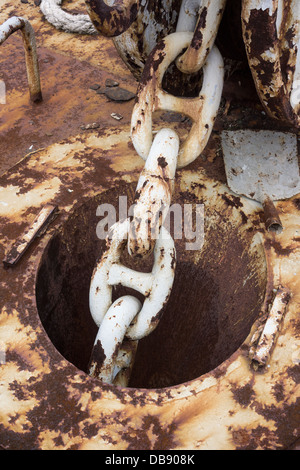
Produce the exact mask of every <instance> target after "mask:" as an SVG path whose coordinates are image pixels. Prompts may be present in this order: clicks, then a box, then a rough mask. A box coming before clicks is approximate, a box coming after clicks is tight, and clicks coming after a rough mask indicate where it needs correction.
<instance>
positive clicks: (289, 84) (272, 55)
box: [242, 0, 300, 128]
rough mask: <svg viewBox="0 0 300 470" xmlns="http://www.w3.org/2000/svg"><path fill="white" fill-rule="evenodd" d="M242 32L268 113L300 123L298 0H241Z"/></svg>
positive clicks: (296, 124) (299, 10)
mask: <svg viewBox="0 0 300 470" xmlns="http://www.w3.org/2000/svg"><path fill="white" fill-rule="evenodd" d="M242 25H243V35H244V41H245V45H246V51H247V56H248V61H249V65H250V69H251V72H252V75H253V78H254V81H255V85H256V89H257V92H258V95H259V97H260V99H261V102H262V103H263V105H264V106H265V108H266V110H267V112H268V114H269V115H270V116H271V117H272V118H275V119H279V120H281V121H285V122H286V123H288V124H289V125H291V126H293V127H295V128H298V127H299V125H300V2H299V0H285V1H283V0H265V1H264V2H257V1H256V0H244V2H243V10H242Z"/></svg>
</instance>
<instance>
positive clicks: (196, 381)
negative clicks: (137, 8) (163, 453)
mask: <svg viewBox="0 0 300 470" xmlns="http://www.w3.org/2000/svg"><path fill="white" fill-rule="evenodd" d="M4 3H5V9H3V10H1V13H0V17H1V18H2V19H3V20H4V19H6V18H3V16H6V14H7V13H10V14H21V12H22V13H23V14H25V13H27V14H28V15H30V16H31V17H32V18H33V20H32V22H33V25H35V26H36V28H35V30H36V33H37V41H38V42H39V41H40V42H39V48H40V50H39V52H41V53H42V57H43V59H44V60H47V59H48V63H47V62H42V64H44V65H43V66H44V67H45V69H44V72H43V67H42V68H41V74H42V79H43V80H44V82H43V83H45V80H46V85H47V86H46V87H45V86H43V92H44V98H45V100H44V105H45V108H44V116H45V120H44V122H43V120H42V113H43V110H39V113H40V114H39V113H38V111H36V113H37V114H35V115H34V116H35V118H36V121H38V122H39V126H40V127H38V126H36V133H37V135H38V138H37V146H36V147H34V148H33V149H32V150H34V153H32V154H30V153H29V154H28V155H27V156H26V157H25V158H24V159H23V160H22V161H21V162H19V163H18V164H17V165H16V166H15V167H14V168H11V169H9V171H7V172H6V174H5V175H3V176H2V177H1V178H0V223H1V234H0V240H1V244H0V257H1V259H3V257H4V254H5V250H6V248H7V247H8V246H10V244H11V242H12V241H13V240H16V239H18V237H20V236H21V235H22V233H23V232H24V230H25V228H26V227H27V226H28V224H29V223H30V222H33V221H34V219H35V217H36V216H37V215H38V213H39V211H40V209H41V207H42V206H44V205H46V204H51V205H57V206H58V207H59V208H60V214H59V216H58V217H57V218H56V220H55V221H54V222H53V224H51V226H50V227H49V229H48V231H47V232H46V233H45V234H44V236H43V237H42V238H41V239H40V240H39V242H38V243H35V244H33V245H32V246H30V247H29V249H28V251H27V252H26V253H25V254H24V256H23V257H22V259H21V260H20V262H19V263H18V265H17V266H15V267H14V268H13V269H4V267H3V266H0V281H1V282H0V285H1V287H0V288H1V300H2V304H1V311H0V396H1V400H0V418H1V419H0V422H1V424H0V448H2V449H76V450H77V449H78V450H85V449H107V450H138V449H157V450H159V449H168V450H176V449H177V450H179V449H180V450H181V449H187V450H190V449H195V450H197V449H200V450H201V449H220V450H222V449H228V450H231V449H232V450H235V449H284V448H292V447H294V443H296V441H297V440H298V439H299V420H298V415H297V412H298V410H299V363H300V357H299V346H300V345H299V341H300V339H299V309H300V299H299V292H300V272H299V266H300V263H299V258H300V234H299V226H300V195H297V196H295V197H294V198H292V199H290V200H288V201H282V202H280V203H278V205H277V208H278V209H279V211H280V215H281V218H282V221H283V224H284V226H285V231H284V232H283V233H282V234H280V235H279V236H276V237H275V236H273V235H272V234H269V235H268V236H266V237H265V239H264V243H263V244H262V243H261V238H260V235H262V236H263V235H264V228H263V224H262V221H261V210H260V208H259V207H258V206H257V205H255V203H254V202H249V201H247V200H245V199H243V198H240V197H236V196H235V195H233V194H232V193H230V191H229V190H228V187H227V186H226V177H225V173H224V167H223V160H222V155H221V154H220V140H219V136H218V133H217V132H213V134H212V137H211V139H210V141H209V143H208V145H207V147H206V149H205V151H204V152H203V154H202V155H201V157H200V158H198V159H197V161H195V162H194V163H193V164H191V165H190V166H189V167H187V168H186V169H184V170H180V171H178V174H177V175H176V185H175V191H174V200H175V201H178V202H180V203H185V202H186V203H194V204H195V203H199V204H204V206H205V211H206V214H207V219H206V220H207V225H206V230H207V233H208V234H209V237H208V239H207V244H206V245H205V248H204V257H203V256H202V258H201V253H198V252H197V251H196V253H194V254H193V256H192V255H191V254H190V255H189V256H188V257H186V256H187V255H186V253H185V243H184V240H177V242H176V249H177V250H178V253H179V255H180V256H179V258H178V270H177V271H176V272H177V273H178V274H177V275H178V278H177V280H176V279H175V282H176V287H175V289H174V293H175V297H173V298H172V299H171V303H170V309H171V311H169V313H168V312H165V313H167V315H164V317H163V319H164V320H163V321H164V323H162V324H160V326H159V328H161V329H157V330H156V331H155V332H154V335H156V334H157V335H158V336H153V339H152V338H151V339H149V341H150V343H148V344H146V345H145V349H143V350H141V351H140V352H139V353H138V355H137V364H136V370H135V372H134V377H133V379H134V380H135V383H136V386H133V387H132V388H121V387H114V386H110V385H104V384H102V383H100V382H99V381H98V380H97V379H95V378H92V377H89V376H88V374H87V373H86V372H85V371H84V367H83V366H82V365H81V364H80V360H81V357H82V352H83V349H84V348H82V346H83V344H82V343H80V341H78V344H77V345H76V342H74V341H73V338H74V336H71V338H70V339H69V340H70V342H71V344H72V348H71V356H72V357H70V356H69V352H70V348H69V344H68V343H67V344H66V345H65V346H66V347H65V348H63V347H62V345H61V344H57V343H56V340H57V339H59V340H61V341H63V340H64V339H65V337H66V335H65V331H69V332H70V331H71V330H72V331H73V326H74V323H75V322H74V316H73V313H72V309H71V311H70V310H69V309H68V304H67V303H65V302H64V295H65V293H67V292H68V290H69V289H70V287H71V285H70V284H66V278H64V276H63V275H64V273H66V272H68V273H69V274H70V276H69V280H70V282H71V281H72V279H75V285H74V286H73V288H72V289H71V292H72V295H73V296H74V299H75V300H76V302H78V303H79V302H80V301H82V299H83V297H84V296H83V294H82V292H83V291H82V289H80V290H79V289H78V285H80V286H82V285H83V282H84V279H87V280H88V281H89V280H90V277H88V276H86V273H87V271H88V270H89V269H90V268H89V267H84V265H85V262H83V261H84V260H85V259H87V260H89V262H90V264H91V266H94V263H95V259H96V257H97V256H98V255H99V250H98V248H99V245H98V242H97V240H96V235H95V225H96V223H97V220H95V214H96V207H97V204H99V202H101V201H102V202H107V201H108V198H109V201H113V200H114V201H116V200H117V199H118V197H119V195H120V194H127V195H128V196H131V198H132V199H133V198H134V192H135V188H136V184H137V181H138V177H139V174H140V172H141V171H142V169H143V166H144V162H143V160H142V159H141V158H139V157H138V156H137V154H136V153H135V151H134V148H133V146H132V144H131V141H130V114H131V106H132V104H130V103H127V104H125V103H124V104H122V108H120V107H118V109H112V104H111V102H110V103H106V107H104V106H103V103H104V102H103V101H100V102H98V101H94V98H95V95H94V94H93V93H95V91H94V90H90V91H89V100H86V99H83V96H84V95H83V94H82V84H83V83H84V79H86V76H90V75H89V73H90V72H91V73H92V74H93V75H92V78H93V83H97V77H101V83H102V82H105V79H106V78H108V77H109V78H116V77H117V78H118V80H122V81H123V83H124V82H126V81H127V80H129V73H128V72H127V71H126V69H125V68H123V67H122V66H121V65H120V61H118V59H117V58H116V56H115V55H114V54H112V50H113V46H112V45H111V44H108V43H107V42H106V41H103V42H101V44H102V45H103V48H102V49H100V48H99V41H102V39H100V38H97V39H96V40H95V39H94V38H93V39H91V38H86V37H80V38H79V37H76V36H69V35H67V34H66V33H61V32H54V30H53V29H52V28H51V27H50V26H49V25H48V24H46V23H45V22H43V20H42V19H41V18H40V16H39V11H38V9H35V7H33V5H31V4H21V3H20V4H18V5H16V2H12V1H7V2H4ZM20 10H21V11H20ZM54 33H55V34H54ZM11 40H12V43H11V44H9V45H10V46H12V45H13V47H14V54H15V57H17V58H21V52H22V51H21V49H18V47H19V46H17V45H16V44H17V41H15V39H14V38H11V39H10V40H9V41H11ZM87 44H89V46H88V47H87ZM7 46H8V43H6V44H5V45H3V46H2V47H3V51H5V53H4V55H3V58H4V60H5V63H6V65H7V67H9V65H8V64H9V60H8V52H7V51H8V49H5V48H6V47H7ZM53 49H55V54H54V53H53ZM99 50H101V54H103V56H102V57H101V54H100V53H99ZM1 52H2V49H1ZM43 54H44V55H43ZM110 56H111V58H110ZM63 58H65V62H64V60H63ZM46 64H48V65H47V67H46ZM51 64H52V69H51V67H50V65H51ZM61 64H65V69H64V70H61V71H60V73H59V74H56V72H57V71H58V70H59V69H62V68H63V67H61ZM116 64H117V65H116ZM115 65H116V67H115V68H114V74H112V68H113V67H114V66H115ZM10 67H11V66H10ZM69 71H70V72H71V73H69ZM76 71H77V73H75V72H76ZM17 73H18V72H17V70H16V71H15V74H17ZM55 74H56V76H57V84H56V86H57V93H56V92H55V87H54V85H53V83H56V82H53V79H54V77H55ZM97 74H99V75H97ZM8 75H10V74H8ZM47 75H48V76H49V78H47ZM17 77H18V75H15V78H14V82H13V86H12V87H11V91H9V93H10V94H9V96H8V98H12V99H13V98H15V103H18V104H19V107H18V109H17V108H16V106H15V105H14V106H15V107H14V106H13V105H12V104H10V100H8V104H7V106H8V108H5V109H6V113H5V119H4V118H3V117H2V116H1V119H2V123H1V125H2V127H1V137H3V139H2V140H1V147H2V150H3V151H4V154H5V155H6V156H7V159H8V157H9V156H10V157H11V158H15V157H13V155H14V154H15V153H17V152H19V154H18V160H19V159H20V158H21V157H23V156H24V155H26V154H27V153H28V151H27V152H26V149H27V150H28V147H29V146H31V145H32V142H31V141H30V145H27V143H26V142H25V141H26V136H30V138H32V136H33V135H34V132H33V129H32V127H31V125H30V123H29V122H28V113H33V110H32V108H30V107H29V108H28V107H27V103H28V95H27V94H26V92H27V90H26V87H25V86H24V88H22V86H23V85H22V86H20V82H18V81H17ZM47 80H48V81H47ZM51 83H52V85H51ZM62 83H65V85H66V86H62ZM126 83H127V84H128V83H129V82H126ZM131 83H132V82H131ZM133 83H135V82H133ZM51 87H52V88H51ZM8 89H9V87H8ZM78 92H80V93H79V94H78ZM231 97H232V95H231ZM100 99H101V100H102V99H103V95H101V96H100ZM72 100H73V104H74V106H73V105H72ZM47 103H48V104H49V106H48V107H47ZM62 103H64V106H62ZM123 110H124V111H123ZM112 111H115V112H119V113H121V114H123V115H124V119H123V120H122V121H121V123H120V122H119V121H118V122H117V121H114V120H113V118H111V119H110V115H111V113H112ZM80 113H82V116H84V119H82V121H83V122H80V121H81V120H80V119H79V117H78V116H79V115H80ZM259 113H260V110H259ZM30 115H31V114H30ZM54 116H56V117H57V120H58V121H59V125H57V126H53V122H55V119H53V117H54ZM237 116H238V114H236V113H235V112H234V110H233V111H232V114H231V115H230V116H229V118H231V123H233V124H234V125H235V124H236V120H237ZM166 119H169V121H172V120H173V122H169V123H168V126H170V127H174V128H175V127H176V130H178V131H180V132H181V134H180V135H186V134H187V132H188V124H187V123H186V122H184V121H181V120H179V121H176V120H175V119H174V116H170V115H169V114H167V113H164V120H163V122H164V123H165V121H166ZM255 119H257V114H256V115H255ZM64 121H66V122H64ZM96 121H98V124H99V121H100V126H99V127H98V128H95V127H91V128H87V129H82V128H81V127H80V125H84V127H85V126H86V125H88V124H90V123H94V122H96ZM51 123H52V124H51ZM158 124H161V121H159V122H158ZM51 125H52V126H53V127H50V126H51ZM222 125H223V120H222V119H220V120H218V121H217V122H216V126H215V129H216V130H218V129H220V128H222ZM15 126H16V128H15ZM47 126H49V127H48V129H50V133H52V134H53V136H52V137H51V138H50V136H46V135H45V130H46V129H47ZM17 127H19V131H18V129H17ZM12 128H14V129H13V130H12ZM78 129H80V131H78ZM10 130H11V132H12V133H11V134H10V136H9V138H6V137H5V136H6V135H7V133H8V132H10ZM48 132H49V131H48ZM16 137H18V138H16ZM19 137H20V138H19ZM5 139H6V140H5ZM51 139H52V140H51ZM12 141H14V142H15V144H14V145H12V143H11V142H12ZM9 145H10V147H9ZM6 147H7V148H6ZM4 163H7V162H3V161H2V162H1V167H2V168H4ZM10 163H11V164H12V163H16V159H15V160H14V161H13V162H12V160H11V162H8V164H9V166H11V164H10ZM9 166H7V168H9ZM86 227H89V230H86ZM90 237H91V238H93V237H94V239H95V241H94V242H93V243H95V244H93V245H90V244H89V243H87V241H88V240H89V239H90ZM96 242H97V243H96ZM83 254H84V256H83ZM237 254H238V255H237ZM208 260H209V262H208ZM64 263H66V264H64ZM249 263H250V265H251V273H249ZM265 264H266V266H265ZM78 266H80V268H82V269H78ZM83 268H84V269H83ZM267 268H268V269H267ZM81 273H82V274H83V278H82V279H81V277H80V274H81ZM241 273H242V274H241ZM91 274H92V269H91V272H90V276H91ZM72 276H73V277H72ZM241 278H242V279H243V282H241ZM212 279H216V281H217V285H218V287H219V288H218V289H216V285H215V284H216V283H212ZM228 279H230V282H229V281H228ZM54 280H55V282H53V281H54ZM196 281H198V284H197V282H196ZM192 282H193V285H194V286H196V287H197V288H195V289H194V291H195V296H194V297H193V298H192V299H191V302H190V303H187V302H186V299H187V298H188V297H187V293H188V292H190V291H191V284H192ZM279 284H282V285H284V286H285V287H286V288H287V289H288V290H289V292H290V293H291V298H290V301H289V304H288V306H287V309H286V312H285V315H284V318H283V321H282V323H281V330H280V334H279V337H278V338H277V341H276V344H275V345H274V349H273V350H272V355H271V360H270V362H269V363H268V364H267V365H266V367H265V369H264V370H263V371H259V372H257V371H255V370H253V369H252V368H251V364H250V358H249V350H250V348H251V338H253V334H254V332H255V331H257V329H260V328H261V326H262V321H263V315H262V316H261V315H259V310H260V308H263V309H265V308H266V307H267V305H268V303H269V302H270V298H271V297H272V296H271V293H272V292H273V289H274V287H276V286H278V285H279ZM203 286H204V287H205V288H203ZM78 291H79V292H78ZM76 292H77V296H76V295H75V294H76ZM237 292H238V295H237ZM60 293H62V294H60ZM200 293H201V302H200V301H199V298H200V297H199V296H200ZM265 294H266V295H265ZM182 299H184V300H185V301H184V302H183V300H182ZM57 301H59V302H58V303H59V306H60V309H61V310H60V311H59V312H57V313H60V312H63V315H58V318H57V317H55V312H54V313H53V312H51V309H52V307H53V306H55V304H56V302H57ZM225 301H226V302H227V304H226V308H224V305H225ZM179 302H180V304H179ZM47 305H48V307H49V309H48V310H47V308H45V306H47ZM176 305H180V306H181V307H182V308H184V311H185V313H187V314H189V315H190V316H189V322H187V321H186V318H185V317H184V319H183V321H182V320H181V317H180V315H177V316H175V315H173V312H175V311H176V308H175V307H176ZM42 307H43V308H42ZM75 307H76V305H75V302H74V301H73V305H72V308H75ZM80 307H81V304H80ZM199 308H201V309H202V310H201V315H200V316H199ZM54 310H55V309H54ZM229 311H230V312H231V313H230V315H229ZM249 311H251V315H249ZM241 312H242V313H241ZM216 313H217V318H219V322H220V323H218V322H217V323H216V324H214V323H211V321H212V320H213V319H214V318H216V316H214V315H216ZM241 315H242V316H241ZM257 316H258V318H257V321H256V322H255V323H254V324H253V322H254V319H255V318H256V317H257ZM47 317H48V319H47ZM170 317H171V319H172V322H173V323H172V326H173V325H174V328H173V329H172V334H170ZM199 317H200V318H199ZM241 318H243V321H241ZM245 319H246V320H245ZM81 320H82V319H81ZM175 320H176V324H174V321H175ZM61 322H62V323H61ZM91 322H92V319H90V323H89V320H88V317H86V318H85V319H84V322H81V321H79V324H78V325H77V327H78V329H77V332H78V331H79V332H80V335H79V336H77V337H76V338H80V337H81V338H82V336H83V337H84V339H85V337H86V334H87V331H86V330H89V329H90V328H91V333H92V334H90V332H89V334H90V335H91V336H92V342H91V348H92V344H93V340H94V339H95V336H96V333H95V336H94V337H93V331H92V327H91ZM201 322H202V323H201ZM84 325H85V328H86V329H84ZM252 325H253V326H252ZM251 327H252V328H251ZM51 328H52V329H51ZM53 330H54V334H53ZM224 332H226V334H225V337H224ZM232 332H233V333H234V334H233V339H232V341H228V340H226V335H227V334H228V335H229V336H230V338H232ZM183 333H184V334H185V335H186V336H188V337H189V338H190V341H189V342H188V341H187V342H185V343H184V345H185V347H186V348H188V350H187V351H188V354H186V356H187V357H188V358H192V359H193V360H189V361H188V364H187V363H184V362H183V361H179V360H178V361H177V362H175V363H174V361H173V360H169V365H168V367H169V368H168V371H166V370H165V369H164V367H163V364H161V363H160V359H161V357H162V354H161V350H160V349H159V348H157V347H155V348H153V347H152V344H154V345H155V344H156V345H157V344H162V343H165V347H166V349H165V355H164V356H163V357H164V358H166V359H168V357H169V356H170V355H172V357H173V358H174V357H175V358H177V357H178V356H176V354H177V353H178V351H179V349H180V348H182V341H181V338H182V334H183ZM59 335H60V337H59ZM74 335H75V333H74ZM160 335H161V336H160ZM58 337H59V338H58ZM162 337H163V338H164V342H163V341H161V338H162ZM172 337H173V340H174V341H173V342H172V341H171V340H172ZM218 338H220V340H218ZM192 339H193V341H192ZM212 340H213V341H214V342H213V343H212V342H211V341H212ZM151 341H153V342H154V343H151ZM197 341H198V342H197ZM54 343H56V344H54ZM211 344H214V345H215V352H214V353H212V351H211V349H210V348H211ZM178 346H180V348H179V347H178ZM76 347H78V349H77V350H76ZM84 347H85V348H86V345H84ZM226 347H229V349H226ZM149 348H150V349H151V348H152V349H151V351H152V361H151V362H153V364H154V367H155V368H154V370H151V369H150V370H149V368H148V367H150V366H151V364H148V365H147V361H145V360H144V356H146V358H147V357H148V352H149ZM199 348H200V353H199ZM78 350H79V353H78ZM180 350H181V354H183V352H182V349H180ZM75 356H76V357H75ZM195 359H196V363H195ZM145 363H146V365H147V368H146V367H145ZM148 363H149V361H148ZM190 363H191V364H190ZM199 363H200V367H201V368H199ZM187 366H188V367H187ZM187 368H188V369H189V371H188V372H189V374H190V376H189V377H186V376H185V375H184V374H185V371H186V369H187ZM143 369H145V375H146V378H145V377H143V376H142V374H143ZM168 374H169V375H168ZM148 376H149V377H150V378H151V381H150V382H148V384H147V386H146V387H140V386H139V385H138V381H139V380H141V381H142V382H143V383H144V384H145V381H146V379H147V377H148ZM174 376H175V379H174ZM175 382H176V384H175ZM152 385H154V386H153V387H152ZM162 387H164V388H162ZM216 416H217V417H218V426H216ZM295 445H296V444H295Z"/></svg>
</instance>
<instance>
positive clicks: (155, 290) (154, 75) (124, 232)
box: [89, 1, 225, 386]
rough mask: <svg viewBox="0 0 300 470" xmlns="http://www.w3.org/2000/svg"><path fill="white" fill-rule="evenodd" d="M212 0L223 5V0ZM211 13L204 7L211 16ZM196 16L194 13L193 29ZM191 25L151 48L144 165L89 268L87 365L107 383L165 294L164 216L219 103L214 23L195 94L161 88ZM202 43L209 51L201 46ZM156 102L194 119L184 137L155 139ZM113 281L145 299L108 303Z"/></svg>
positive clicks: (140, 111) (140, 118) (169, 249)
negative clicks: (125, 258)
mask: <svg viewBox="0 0 300 470" xmlns="http://www.w3.org/2000/svg"><path fill="white" fill-rule="evenodd" d="M212 3H213V2H205V5H206V7H205V8H209V9H210V10H212V9H213V8H214V5H212ZM218 4H219V6H220V9H221V6H222V5H223V4H225V2H224V1H222V2H219V1H218ZM201 11H202V13H203V11H204V10H203V9H202V10H201ZM213 16H214V17H215V15H212V14H211V13H210V15H209V17H210V18H212V17H213ZM219 16H220V15H219ZM199 24H201V22H199V21H198V22H197V28H196V32H197V31H198V32H199V28H200V26H199ZM201 28H203V24H201ZM196 32H176V33H173V34H170V35H169V36H167V37H165V38H164V40H163V41H161V42H160V43H159V44H158V45H157V46H156V47H155V48H154V50H153V51H152V53H151V54H150V56H149V58H148V61H147V62H146V64H145V67H144V72H143V74H142V77H141V81H140V84H139V88H138V93H137V100H136V104H135V106H134V109H133V112H132V119H131V139H132V143H133V145H134V147H135V150H136V151H137V153H138V154H139V155H140V156H141V157H142V158H143V159H144V160H145V166H144V169H143V171H142V173H141V175H140V178H139V181H138V185H137V188H136V195H135V205H134V211H133V217H132V220H130V219H126V220H125V221H123V222H117V223H116V224H115V225H114V226H113V227H112V229H111V231H112V233H111V237H108V239H107V243H108V248H107V251H106V252H105V253H104V255H103V256H102V257H101V260H100V261H99V262H98V264H97V266H96V268H95V270H94V273H93V276H92V281H91V286H90V311H91V315H92V317H93V319H94V321H95V323H96V324H97V326H98V327H99V331H98V334H97V337H96V339H95V342H94V347H93V351H92V355H91V360H90V365H89V373H90V375H92V376H93V377H97V378H99V379H100V380H102V381H103V382H105V383H109V384H114V385H121V386H127V384H128V381H129V378H130V371H131V369H132V366H133V361H134V357H135V353H136V349H137V345H138V341H139V340H141V339H142V338H144V337H145V336H147V335H149V334H150V333H151V332H152V331H154V329H155V328H156V327H157V325H158V323H159V320H160V318H161V315H162V312H163V308H164V306H165V305H166V303H167V302H168V299H169V297H170V294H171V290H172V286H173V282H174V276H175V264H176V262H175V258H176V251H175V245H174V240H173V238H172V237H171V235H170V234H169V232H168V231H167V230H166V229H165V228H164V226H163V223H164V220H165V217H166V215H167V213H168V211H169V207H170V204H171V199H172V193H173V189H174V182H175V173H176V169H177V168H183V167H185V166H187V165H189V164H190V163H191V162H193V161H194V160H195V159H196V158H197V157H198V156H199V155H200V154H201V152H202V151H203V149H204V148H205V146H206V144H207V142H208V139H209V137H210V135H211V131H212V128H213V125H214V120H215V118H216V115H217V112H218V109H219V105H220V101H221V95H222V89H223V80H224V64H223V59H222V57H221V54H220V53H219V51H218V49H217V48H216V46H214V45H213V42H214V37H215V36H214V35H215V34H216V30H214V31H213V32H211V33H210V34H211V35H212V36H213V37H212V38H211V39H210V40H209V39H208V36H207V35H206V36H205V40H204V41H203V44H202V46H201V45H199V43H198V45H199V49H200V52H199V51H198V53H197V57H198V62H197V68H198V70H199V68H202V69H203V80H202V88H201V91H200V94H199V96H198V97H196V98H177V97H175V96H173V95H170V94H168V93H167V92H165V91H164V90H163V88H162V79H163V76H164V73H165V71H166V70H167V68H168V67H169V65H170V64H171V63H172V62H173V61H175V60H176V59H178V56H179V55H180V53H181V52H182V51H184V49H185V48H188V50H189V47H191V44H192V41H193V38H194V36H195V34H196ZM204 48H205V49H209V52H208V53H207V52H206V53H204V50H203V49H204ZM198 54H199V55H198ZM194 60H195V59H194ZM156 110H168V111H173V112H177V113H181V114H185V115H187V116H188V117H189V118H190V119H191V120H192V121H193V124H192V127H191V130H190V132H189V135H188V137H187V139H186V140H185V142H182V143H181V142H180V137H179V135H178V134H177V133H176V132H175V131H174V130H172V129H169V128H163V129H161V130H160V131H159V132H158V133H157V135H156V136H155V138H154V139H153V129H152V114H153V113H154V112H155V111H156ZM126 246H127V249H128V252H129V254H130V255H131V256H132V257H137V258H140V259H144V258H146V257H147V256H149V255H150V254H151V253H152V252H153V253H154V265H153V269H152V272H151V273H140V272H137V271H133V270H131V269H129V268H127V267H126V266H123V265H122V264H120V257H121V254H122V252H123V250H124V249H125V247H126ZM115 285H122V286H124V287H129V288H132V289H134V290H136V291H138V292H140V293H141V294H142V295H143V296H144V297H145V300H144V303H143V305H142V304H141V303H140V302H139V301H138V300H137V299H136V298H135V297H133V296H124V297H121V298H119V299H118V300H116V301H115V302H114V303H113V300H112V287H113V286H115Z"/></svg>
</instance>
